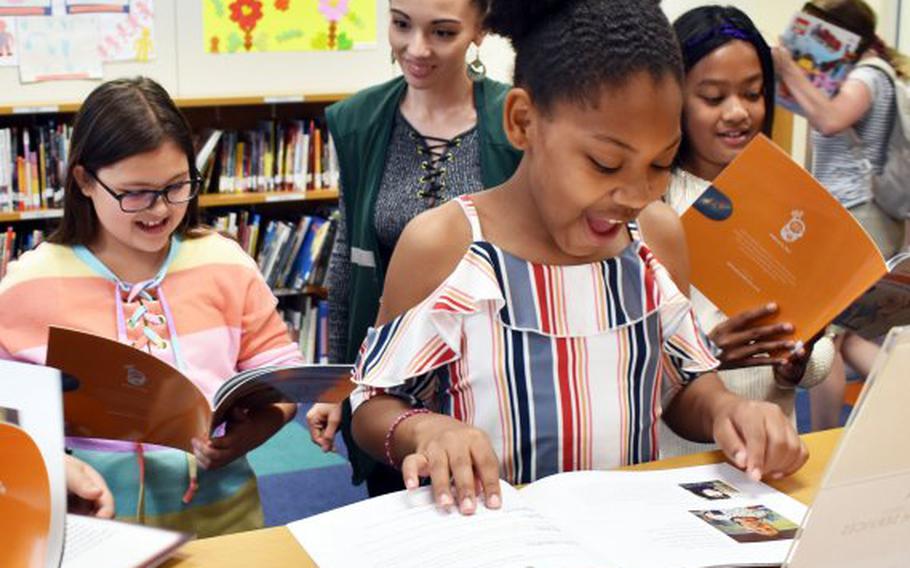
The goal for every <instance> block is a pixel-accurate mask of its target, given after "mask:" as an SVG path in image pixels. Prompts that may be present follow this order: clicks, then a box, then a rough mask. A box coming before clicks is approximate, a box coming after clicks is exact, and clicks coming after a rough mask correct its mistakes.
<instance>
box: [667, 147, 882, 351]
mask: <svg viewBox="0 0 910 568" xmlns="http://www.w3.org/2000/svg"><path fill="white" fill-rule="evenodd" d="M682 222H683V226H684V228H685V232H686V241H687V244H688V248H689V258H690V265H691V271H692V278H691V281H692V284H693V285H694V286H695V287H696V288H698V289H699V290H700V291H701V292H702V293H703V294H704V295H705V296H707V297H708V298H709V299H710V300H711V301H712V302H714V304H715V305H717V307H719V308H720V309H721V310H723V311H724V313H726V314H728V315H732V314H736V313H739V312H742V311H744V310H747V309H753V308H756V307H758V306H761V305H763V304H766V303H768V302H775V303H777V304H778V306H779V308H780V309H779V311H778V313H777V314H775V316H774V317H773V321H787V322H791V323H792V324H793V326H794V333H793V337H794V339H796V340H801V341H804V342H805V341H807V340H809V339H810V338H812V337H813V336H814V335H815V334H816V333H818V332H819V331H821V330H822V329H824V327H825V326H826V325H828V323H830V322H831V321H833V320H834V318H835V317H836V316H837V315H838V314H840V313H841V312H843V311H844V310H845V309H846V308H847V307H848V306H849V305H850V304H851V303H852V302H853V301H854V300H855V299H856V298H857V297H859V296H860V295H861V294H863V292H865V291H866V290H867V289H868V288H869V287H871V286H872V285H873V284H875V283H876V282H877V281H878V280H879V279H880V278H881V277H882V276H883V275H884V274H885V273H886V272H887V268H886V265H885V261H884V259H883V258H882V256H881V254H880V253H879V251H878V249H877V248H876V246H875V243H874V242H873V241H872V239H871V238H870V237H869V236H868V235H867V234H866V232H865V231H864V230H863V228H862V227H861V226H860V225H859V223H857V222H856V221H855V220H854V219H853V216H852V215H850V213H849V212H848V211H847V210H846V209H844V208H843V207H842V206H841V205H840V203H838V201H837V200H836V199H835V198H834V197H832V196H831V194H830V193H828V191H827V190H826V189H825V188H824V187H823V186H822V185H821V184H819V183H818V182H817V181H816V180H815V179H814V178H813V177H812V176H811V175H810V174H809V173H808V172H807V171H806V170H805V169H803V168H802V167H801V166H800V165H798V164H797V163H796V162H794V161H793V160H792V159H791V158H790V156H788V155H787V154H786V153H785V152H784V151H783V150H781V149H780V148H778V147H777V146H776V145H774V144H773V143H772V142H771V141H770V140H768V139H767V138H765V137H764V136H758V137H756V138H755V140H753V141H752V142H751V143H750V144H749V146H747V147H746V149H745V150H743V152H742V153H740V155H739V156H738V157H737V158H736V159H735V160H734V161H733V162H732V163H731V164H730V165H729V166H727V168H726V169H724V171H723V172H721V174H720V175H719V176H718V177H717V179H715V180H714V183H713V184H712V185H711V186H710V187H709V188H708V189H707V190H706V191H705V192H704V193H703V194H702V195H701V197H699V198H698V199H697V200H696V202H695V203H694V204H693V205H692V207H690V208H689V209H688V210H687V211H686V212H685V214H684V215H683V216H682Z"/></svg>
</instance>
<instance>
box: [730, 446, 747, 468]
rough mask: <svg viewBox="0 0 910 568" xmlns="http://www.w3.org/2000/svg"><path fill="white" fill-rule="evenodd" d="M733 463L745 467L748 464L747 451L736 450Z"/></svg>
mask: <svg viewBox="0 0 910 568" xmlns="http://www.w3.org/2000/svg"><path fill="white" fill-rule="evenodd" d="M733 463H735V464H736V467H745V466H746V452H744V451H742V450H740V451H738V452H736V454H735V455H734V456H733Z"/></svg>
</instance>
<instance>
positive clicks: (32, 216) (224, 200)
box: [0, 189, 338, 223]
mask: <svg viewBox="0 0 910 568" xmlns="http://www.w3.org/2000/svg"><path fill="white" fill-rule="evenodd" d="M337 200H338V190H337V189H321V190H315V191H306V192H300V191H267V192H242V193H206V194H203V195H200V196H199V207H201V208H203V209H206V208H212V207H242V206H246V205H260V204H265V203H294V202H298V203H299V202H308V203H316V202H324V203H332V202H335V201H337ZM62 216H63V209H34V210H31V211H17V212H5V213H2V212H0V223H18V222H22V221H35V220H40V219H59V218H60V217H62Z"/></svg>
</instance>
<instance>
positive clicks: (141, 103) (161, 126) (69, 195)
mask: <svg viewBox="0 0 910 568" xmlns="http://www.w3.org/2000/svg"><path fill="white" fill-rule="evenodd" d="M165 142H173V143H175V144H176V145H177V146H178V147H179V148H180V149H181V150H183V152H184V153H185V154H186V160H187V165H188V167H189V172H190V176H191V177H198V172H197V171H196V165H195V164H196V158H195V152H194V150H193V139H192V134H191V131H190V126H189V123H188V122H187V121H186V118H185V117H184V116H183V113H181V112H180V109H178V108H177V105H176V104H174V101H173V100H171V97H170V96H169V95H168V94H167V91H165V90H164V88H163V87H162V86H161V85H159V84H158V83H156V82H155V81H153V80H151V79H149V78H147V77H136V78H133V79H116V80H113V81H108V82H106V83H104V84H102V85H100V86H98V87H97V88H96V89H95V90H94V91H92V92H91V93H90V94H89V96H88V97H87V98H86V99H85V102H84V103H82V107H81V108H80V109H79V112H78V113H76V119H75V122H74V124H73V134H72V138H71V140H70V156H69V161H68V163H67V166H66V178H65V180H64V186H63V191H64V196H63V219H62V221H61V222H60V225H59V226H58V227H57V230H56V231H54V232H53V233H52V234H51V235H50V236H49V237H48V240H49V241H50V242H53V243H57V244H61V245H88V244H91V242H92V241H93V240H94V239H95V237H96V236H97V234H98V224H99V223H98V216H97V215H96V214H95V207H94V205H93V204H92V201H91V200H90V199H89V198H88V197H86V196H85V195H83V193H82V191H81V190H80V188H79V184H78V182H77V181H76V177H75V176H74V175H73V171H74V170H75V168H76V166H82V167H83V168H84V169H86V170H88V171H90V172H97V171H98V170H99V169H101V168H104V167H106V166H110V165H111V164H114V163H116V162H119V161H120V160H123V159H126V158H129V157H130V156H135V155H136V154H142V153H145V152H150V151H153V150H155V149H157V148H159V147H161V145H162V144H164V143H165ZM175 233H176V234H177V235H179V236H181V237H184V238H194V237H198V236H201V235H203V234H205V233H204V231H202V230H201V229H200V227H199V204H198V202H197V200H195V199H194V200H192V201H191V202H190V203H189V206H188V207H187V210H186V214H185V215H184V217H183V219H182V220H181V221H180V224H179V225H178V226H177V229H176V230H175Z"/></svg>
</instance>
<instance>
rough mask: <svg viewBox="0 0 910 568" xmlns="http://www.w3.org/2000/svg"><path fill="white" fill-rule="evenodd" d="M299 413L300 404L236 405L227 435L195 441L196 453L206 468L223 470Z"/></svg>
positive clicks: (226, 426) (194, 451) (194, 450)
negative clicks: (250, 406)
mask: <svg viewBox="0 0 910 568" xmlns="http://www.w3.org/2000/svg"><path fill="white" fill-rule="evenodd" d="M296 413H297V405H296V404H292V403H286V402H284V403H282V402H279V403H274V404H268V405H265V406H259V407H256V408H246V407H243V406H235V407H233V408H232V409H231V411H230V413H229V414H228V417H227V422H226V423H225V428H224V435H223V436H216V437H205V438H193V439H192V444H193V454H194V455H195V456H196V460H197V461H198V462H199V465H201V466H202V467H204V468H205V469H218V468H220V467H224V466H226V465H227V464H229V463H231V462H232V461H234V460H236V459H237V458H240V457H243V456H245V455H246V454H247V453H249V452H250V451H252V450H254V449H256V448H258V447H259V446H261V445H262V444H263V443H264V442H265V441H266V440H268V439H269V438H271V437H272V436H273V435H275V433H277V432H278V430H281V428H282V427H283V426H284V425H285V424H287V423H288V422H289V421H290V420H291V419H292V418H294V415H295V414H296Z"/></svg>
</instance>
